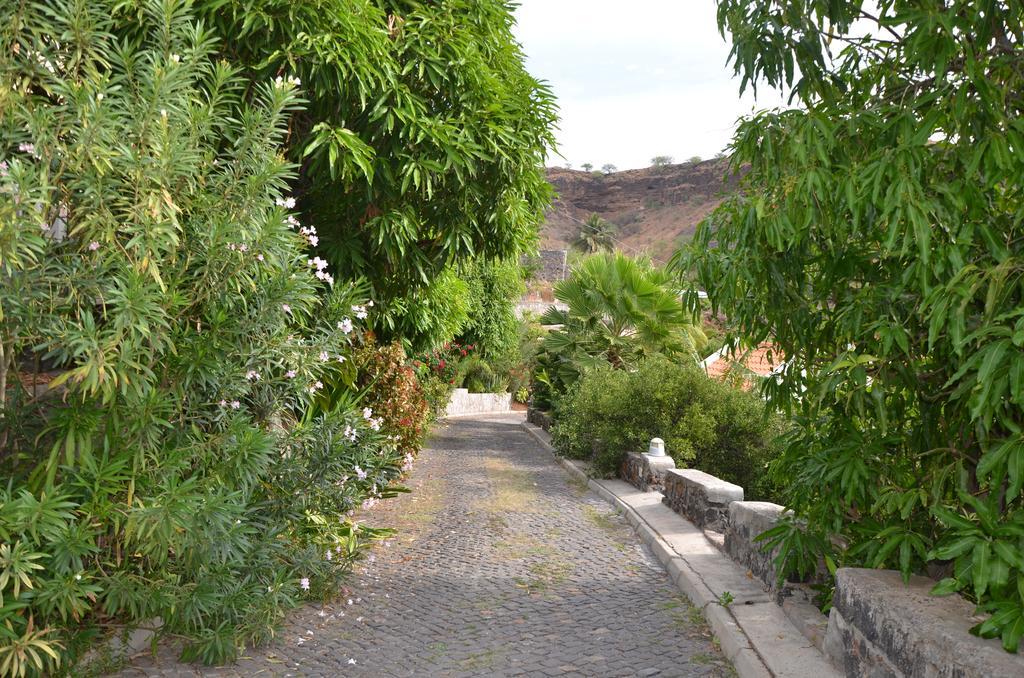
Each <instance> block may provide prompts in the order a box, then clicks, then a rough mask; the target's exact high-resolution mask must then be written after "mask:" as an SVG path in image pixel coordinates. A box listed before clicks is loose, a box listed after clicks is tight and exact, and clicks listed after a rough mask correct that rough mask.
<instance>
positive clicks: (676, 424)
mask: <svg viewBox="0 0 1024 678" xmlns="http://www.w3.org/2000/svg"><path fill="white" fill-rule="evenodd" d="M780 432H781V426H780V423H779V421H778V419H777V418H775V417H773V416H767V415H765V410H764V403H763V401H761V400H760V399H759V398H757V397H756V396H754V395H752V394H750V393H746V392H744V391H741V390H737V389H734V388H731V387H729V386H726V385H725V384H721V383H718V382H716V381H713V380H711V379H708V377H707V376H706V375H705V374H704V373H703V372H702V371H701V370H700V369H699V368H698V367H697V366H695V365H691V364H687V363H677V362H672V361H670V360H669V359H667V358H664V357H662V356H655V357H652V358H648V359H647V360H645V361H643V362H641V363H640V365H639V367H638V368H637V369H636V370H635V371H631V372H630V371H625V370H612V369H608V368H604V369H593V370H588V371H587V372H585V374H584V376H583V378H582V379H581V380H580V381H579V382H578V383H577V384H576V386H575V387H573V388H572V389H571V390H570V391H569V393H568V394H567V395H566V396H565V397H564V398H563V399H562V401H561V402H560V404H559V406H558V409H557V410H556V416H555V425H554V427H553V428H552V440H553V442H554V444H555V446H556V448H557V449H558V450H559V451H560V452H561V453H562V454H564V455H566V456H569V457H573V458H577V459H591V460H592V461H593V463H594V465H595V469H596V470H597V471H598V472H600V473H603V474H608V475H612V474H615V473H616V472H617V471H618V469H619V465H620V464H621V463H622V459H623V457H624V455H625V453H626V452H628V451H638V452H644V451H646V450H647V445H648V443H649V442H650V440H651V438H655V437H657V438H662V439H664V440H665V447H666V451H667V452H668V454H669V455H671V456H672V458H673V459H674V460H675V462H676V464H677V465H678V466H679V467H681V468H682V467H692V468H698V469H700V470H702V471H705V472H707V473H710V474H712V475H714V476H717V477H719V478H722V479H723V480H727V481H729V482H732V483H736V484H737V485H741V486H742V487H743V488H744V489H745V490H746V493H747V496H748V497H749V498H750V499H771V498H773V497H775V496H776V491H775V488H774V487H773V485H772V482H771V480H770V479H769V474H768V470H767V466H768V464H769V463H770V462H771V461H772V460H773V459H774V458H775V457H776V456H777V454H778V446H777V445H776V442H775V439H776V437H777V436H778V434H779V433H780Z"/></svg>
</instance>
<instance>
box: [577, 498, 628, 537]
mask: <svg viewBox="0 0 1024 678" xmlns="http://www.w3.org/2000/svg"><path fill="white" fill-rule="evenodd" d="M583 515H584V516H585V517H586V519H587V520H589V521H590V522H591V523H593V524H594V525H596V526H597V527H599V528H601V529H602V530H606V531H608V532H621V531H622V530H623V528H624V527H625V526H624V525H623V524H622V523H620V522H619V521H617V520H616V519H615V518H616V516H617V514H615V513H613V512H606V511H599V510H597V509H596V508H594V507H593V506H591V505H590V504H584V506H583Z"/></svg>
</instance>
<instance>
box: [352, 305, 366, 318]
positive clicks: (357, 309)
mask: <svg viewBox="0 0 1024 678" xmlns="http://www.w3.org/2000/svg"><path fill="white" fill-rule="evenodd" d="M352 312H353V313H355V314H356V317H357V318H359V319H360V320H362V319H363V318H365V317H366V307H365V306H353V307H352Z"/></svg>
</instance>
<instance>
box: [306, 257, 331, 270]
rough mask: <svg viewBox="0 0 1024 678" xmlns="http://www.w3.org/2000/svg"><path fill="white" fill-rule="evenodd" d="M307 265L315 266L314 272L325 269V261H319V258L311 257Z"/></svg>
mask: <svg viewBox="0 0 1024 678" xmlns="http://www.w3.org/2000/svg"><path fill="white" fill-rule="evenodd" d="M309 264H310V265H311V266H316V270H318V271H322V270H324V269H325V268H327V261H325V260H324V259H321V258H320V257H313V258H312V259H310V260H309Z"/></svg>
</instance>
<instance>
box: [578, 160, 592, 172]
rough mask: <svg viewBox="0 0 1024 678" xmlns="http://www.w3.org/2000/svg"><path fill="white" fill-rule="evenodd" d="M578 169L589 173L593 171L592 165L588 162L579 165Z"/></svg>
mask: <svg viewBox="0 0 1024 678" xmlns="http://www.w3.org/2000/svg"><path fill="white" fill-rule="evenodd" d="M580 167H582V168H583V171H584V172H591V171H593V169H594V164H593V163H590V162H585V163H583V164H582V165H580Z"/></svg>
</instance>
